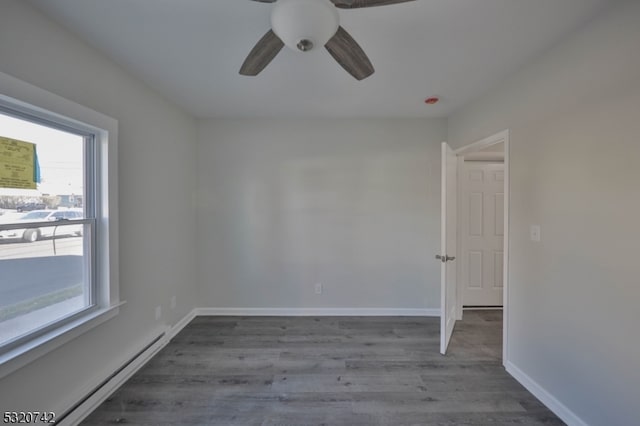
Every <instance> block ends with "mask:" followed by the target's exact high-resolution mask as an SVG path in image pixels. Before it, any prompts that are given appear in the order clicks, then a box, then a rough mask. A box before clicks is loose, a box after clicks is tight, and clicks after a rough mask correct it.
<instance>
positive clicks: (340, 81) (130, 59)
mask: <svg viewBox="0 0 640 426" xmlns="http://www.w3.org/2000/svg"><path fill="white" fill-rule="evenodd" d="M31 3H33V4H34V5H36V6H37V7H39V8H40V9H41V10H43V11H44V12H45V13H47V14H48V15H50V16H51V17H52V18H53V19H55V20H56V21H58V22H60V23H61V24H62V25H64V26H65V27H67V28H69V29H70V30H71V31H72V32H74V33H76V34H78V35H79V36H80V37H81V38H82V39H84V40H86V41H87V42H88V43H89V44H91V45H93V46H94V47H96V48H98V49H99V50H101V51H102V52H103V53H105V54H106V55H107V56H109V57H110V58H112V59H113V60H115V61H116V62H118V63H119V64H121V65H122V66H123V67H124V68H125V69H127V70H129V71H130V72H131V73H133V74H134V75H136V76H137V77H139V78H141V79H143V80H144V81H145V82H146V83H147V84H149V85H150V86H151V87H153V88H154V89H155V90H157V91H158V92H160V93H162V94H163V95H164V96H166V97H167V98H169V99H172V100H173V101H174V102H176V103H177V104H178V105H180V106H182V107H183V108H184V109H186V110H187V111H189V112H190V113H192V114H193V115H195V116H198V117H258V116H259V117H444V116H447V115H448V114H450V113H451V112H452V111H453V110H455V109H456V108H458V107H460V106H462V105H464V104H465V103H467V102H469V101H470V100H472V99H473V98H475V97H477V96H479V95H480V94H482V93H483V92H485V91H487V90H488V89H490V88H491V87H493V86H495V85H496V84H498V83H499V82H500V80H501V79H503V78H505V77H506V76H508V75H509V74H511V73H513V72H515V71H516V70H517V69H518V68H520V67H521V66H523V65H524V64H525V63H526V62H528V61H530V60H532V59H533V58H535V57H536V56H538V55H539V54H541V53H542V52H543V51H544V50H547V49H549V48H551V47H552V46H553V45H554V44H555V43H557V42H558V41H559V40H560V39H562V38H563V37H564V36H566V35H567V34H568V33H570V32H572V31H575V30H576V29H577V28H579V27H580V26H582V25H584V24H585V23H586V22H587V21H589V20H590V19H592V18H593V17H594V16H596V15H597V14H598V13H601V12H602V11H603V10H604V8H606V7H607V6H609V5H611V3H613V1H612V0H417V1H414V2H410V3H405V4H399V5H393V6H383V7H373V8H367V9H357V10H340V12H339V13H340V20H341V25H342V26H343V27H345V29H346V30H347V31H349V32H350V33H351V35H352V36H353V37H354V38H355V39H356V40H357V41H358V43H359V44H360V45H361V46H362V48H363V49H364V50H365V52H366V53H367V55H368V56H369V58H370V59H371V62H372V63H373V65H374V67H375V69H376V72H375V74H373V75H372V76H371V77H369V78H368V79H365V80H363V81H356V80H355V79H353V78H352V77H351V76H350V75H349V74H347V73H346V72H345V71H344V70H343V69H342V68H341V67H340V66H339V65H338V64H337V63H336V62H335V61H334V60H333V58H331V56H330V55H329V54H328V52H326V51H325V50H324V49H316V50H314V51H311V52H308V53H305V54H303V53H298V52H294V51H291V50H288V49H286V48H285V49H283V50H282V51H281V52H280V54H279V55H278V56H277V57H276V58H275V59H274V61H273V62H272V63H271V64H270V65H269V66H268V67H267V68H266V69H265V70H264V71H263V72H262V73H261V74H260V75H258V76H257V77H244V76H241V75H239V74H238V70H239V68H240V65H241V64H242V62H243V61H244V58H245V57H246V55H247V54H248V53H249V51H250V50H251V48H252V47H253V45H254V44H255V43H256V42H257V41H258V39H260V37H261V36H262V35H263V34H264V33H265V32H266V31H267V30H268V29H269V28H270V22H269V16H270V10H271V7H272V6H271V5H270V4H265V3H258V2H253V1H249V0H108V1H107V0H31ZM431 95H438V96H440V98H441V102H440V103H439V104H438V105H436V106H427V105H425V104H424V102H423V100H424V99H425V97H428V96H431Z"/></svg>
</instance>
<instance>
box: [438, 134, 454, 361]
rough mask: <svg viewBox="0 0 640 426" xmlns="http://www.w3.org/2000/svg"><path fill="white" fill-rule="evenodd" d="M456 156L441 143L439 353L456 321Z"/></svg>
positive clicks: (445, 345)
mask: <svg viewBox="0 0 640 426" xmlns="http://www.w3.org/2000/svg"><path fill="white" fill-rule="evenodd" d="M457 166H458V158H457V156H456V154H455V153H454V152H453V150H452V149H451V147H450V146H449V145H448V144H447V143H446V142H443V143H442V224H441V242H440V254H439V255H438V256H436V258H437V259H438V260H440V262H441V267H440V295H441V300H440V353H442V354H443V355H444V354H445V353H446V352H447V346H449V340H450V339H451V334H452V333H453V327H454V326H455V324H456V306H457V303H456V267H455V256H456V240H457V236H456V227H457V216H456V204H457V199H456V198H457V196H456V195H457V182H456V181H457V168H458V167H457Z"/></svg>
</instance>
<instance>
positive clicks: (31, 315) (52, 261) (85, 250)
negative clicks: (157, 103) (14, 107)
mask: <svg viewBox="0 0 640 426" xmlns="http://www.w3.org/2000/svg"><path fill="white" fill-rule="evenodd" d="M0 137H2V138H9V139H13V140H18V141H23V142H29V143H32V144H35V147H36V152H37V157H38V163H39V175H40V181H39V182H38V183H37V185H36V189H15V188H3V187H0V347H1V346H5V345H6V344H7V343H10V342H12V341H14V340H16V339H19V338H21V337H23V336H26V335H29V334H31V333H33V332H37V331H39V330H41V329H43V328H45V327H47V326H49V325H51V324H53V323H55V322H58V321H60V320H63V319H65V318H68V317H70V316H72V315H73V314H75V313H78V312H80V311H83V310H85V309H87V308H88V307H90V306H92V305H93V297H92V292H93V290H92V285H93V284H92V279H91V277H92V276H91V266H90V265H91V253H92V249H91V244H92V242H91V238H92V236H91V224H89V223H85V224H83V223H76V224H74V223H73V221H78V220H83V219H84V218H85V214H84V211H85V206H84V202H83V201H84V200H85V199H86V196H85V195H86V194H85V186H86V185H85V181H86V178H85V175H86V168H85V152H86V147H85V143H86V142H85V137H84V136H80V135H78V134H74V133H70V132H66V131H62V130H59V129H57V128H52V127H49V126H48V125H45V124H40V123H39V122H32V121H28V120H25V119H21V118H15V117H12V116H9V115H5V114H3V113H1V112H0ZM0 166H2V164H0ZM17 224H24V228H22V227H17V228H15V226H14V225H17ZM11 228H15V229H11Z"/></svg>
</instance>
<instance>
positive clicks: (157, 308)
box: [156, 306, 162, 321]
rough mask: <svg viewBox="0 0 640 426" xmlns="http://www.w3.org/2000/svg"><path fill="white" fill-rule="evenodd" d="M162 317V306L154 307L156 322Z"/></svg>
mask: <svg viewBox="0 0 640 426" xmlns="http://www.w3.org/2000/svg"><path fill="white" fill-rule="evenodd" d="M161 316H162V306H156V321H157V320H159V319H160V317H161Z"/></svg>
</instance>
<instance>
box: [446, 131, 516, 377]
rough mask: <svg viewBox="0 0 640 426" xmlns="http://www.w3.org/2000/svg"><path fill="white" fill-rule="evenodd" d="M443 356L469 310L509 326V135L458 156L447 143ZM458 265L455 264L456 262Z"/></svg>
mask: <svg viewBox="0 0 640 426" xmlns="http://www.w3.org/2000/svg"><path fill="white" fill-rule="evenodd" d="M442 168H443V169H442V177H443V183H442V248H441V254H440V255H438V256H437V258H438V259H440V260H441V261H442V268H441V271H442V277H441V282H442V285H441V292H442V300H441V352H442V353H443V354H445V353H446V350H447V346H448V343H449V340H450V338H451V335H452V333H453V329H454V327H455V321H457V320H462V318H463V311H464V310H465V309H502V310H503V315H502V361H503V364H504V363H505V362H506V360H507V348H508V344H507V340H508V323H509V315H508V308H509V298H508V277H509V274H508V270H509V131H508V130H505V131H503V132H500V133H497V134H495V135H493V136H490V137H488V138H486V139H482V140H480V141H477V142H475V143H472V144H470V145H467V146H464V147H462V148H459V149H457V150H452V149H451V148H450V147H449V146H448V145H447V144H446V143H443V158H442ZM456 259H457V260H456Z"/></svg>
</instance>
